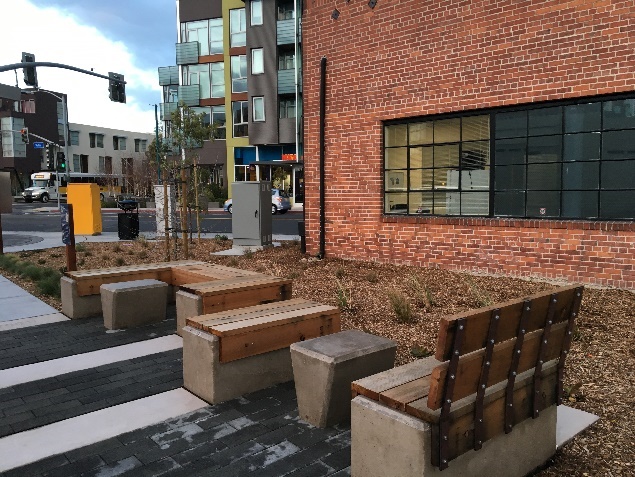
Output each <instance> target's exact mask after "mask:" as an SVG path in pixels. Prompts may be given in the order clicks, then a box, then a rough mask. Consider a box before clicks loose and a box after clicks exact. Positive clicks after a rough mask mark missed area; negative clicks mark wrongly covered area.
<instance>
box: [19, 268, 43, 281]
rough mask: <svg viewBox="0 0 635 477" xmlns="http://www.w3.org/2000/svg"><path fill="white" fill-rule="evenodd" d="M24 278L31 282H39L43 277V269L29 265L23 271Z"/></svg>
mask: <svg viewBox="0 0 635 477" xmlns="http://www.w3.org/2000/svg"><path fill="white" fill-rule="evenodd" d="M21 275H22V276H24V277H26V278H28V279H29V280H33V281H37V280H39V279H40V277H41V276H42V268H40V267H38V266H37V265H33V264H29V265H27V266H26V267H24V269H23V270H22V273H21Z"/></svg>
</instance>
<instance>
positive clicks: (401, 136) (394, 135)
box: [384, 124, 408, 147]
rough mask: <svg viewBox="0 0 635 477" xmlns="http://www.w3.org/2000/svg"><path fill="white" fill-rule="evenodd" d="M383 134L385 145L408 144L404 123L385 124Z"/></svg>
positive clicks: (406, 127)
mask: <svg viewBox="0 0 635 477" xmlns="http://www.w3.org/2000/svg"><path fill="white" fill-rule="evenodd" d="M384 136H385V139H384V140H385V141H386V144H385V146H386V147H392V146H406V145H407V144H408V126H407V125H405V124H398V125H395V126H386V127H385V128H384Z"/></svg>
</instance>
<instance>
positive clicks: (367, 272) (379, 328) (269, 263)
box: [0, 237, 635, 476]
mask: <svg viewBox="0 0 635 477" xmlns="http://www.w3.org/2000/svg"><path fill="white" fill-rule="evenodd" d="M230 247H231V241H228V240H223V237H218V238H217V239H215V240H204V241H202V242H201V243H198V242H197V241H196V240H194V242H193V243H192V244H191V245H190V257H189V258H190V259H196V260H203V261H206V262H210V263H218V264H222V265H227V266H231V267H237V268H244V269H249V270H254V271H258V272H261V273H267V274H271V275H276V276H279V277H285V278H291V279H293V296H294V297H299V298H305V299H310V300H315V301H319V302H322V303H326V304H329V305H334V306H339V307H340V308H341V310H342V328H343V329H360V330H363V331H366V332H369V333H373V334H376V335H380V336H385V337H388V338H391V339H394V340H396V341H397V342H398V343H399V348H398V353H397V361H398V364H403V363H406V362H409V361H412V360H415V359H417V358H419V357H423V356H426V355H428V354H429V353H430V352H431V351H432V350H434V348H435V346H436V333H437V329H438V322H439V318H440V317H442V316H446V315H451V314H454V313H458V312H461V311H465V310H469V309H475V308H479V307H481V306H486V305H490V304H494V303H497V302H501V301H505V300H508V299H512V298H519V297H522V296H525V295H529V294H531V293H535V292H537V291H541V290H546V289H549V288H551V287H553V286H554V284H551V283H546V282H540V281H533V280H532V281H529V280H521V279H516V278H508V277H493V276H477V275H471V274H468V273H458V272H451V271H446V270H439V269H428V268H421V267H414V266H395V265H389V264H379V263H367V262H358V261H346V260H339V259H329V258H327V259H325V260H316V259H314V258H310V257H306V256H303V255H302V254H301V253H300V247H299V244H298V243H297V242H285V243H283V245H282V246H281V247H275V248H270V249H267V250H263V251H259V252H250V253H247V254H245V255H243V256H240V257H231V256H217V255H212V253H213V252H216V251H220V250H223V249H226V248H230ZM7 256H8V257H14V259H11V258H10V259H9V260H11V261H14V262H15V261H16V260H19V261H20V262H28V264H32V265H37V266H39V267H46V268H48V269H50V270H54V271H58V272H59V270H60V269H61V268H63V267H64V265H65V255H64V249H63V248H59V249H50V250H42V251H30V252H21V253H19V254H7ZM177 258H179V259H182V258H184V257H182V256H181V257H177ZM5 260H6V259H5ZM164 260H165V246H164V243H163V242H156V243H155V242H149V241H145V240H137V241H134V242H122V243H86V244H81V245H80V246H78V252H77V263H78V268H79V269H80V270H85V269H90V268H102V267H113V266H121V265H124V264H125V265H130V264H136V263H148V262H157V261H164ZM26 265H27V264H24V265H22V268H24V269H26ZM0 266H2V263H0ZM3 268H4V267H3ZM0 273H2V274H3V275H4V276H6V277H7V278H9V279H10V280H12V281H14V282H16V283H17V284H18V285H20V286H22V287H23V288H25V289H27V290H28V291H29V292H31V293H33V294H34V295H36V296H38V297H40V298H41V299H42V300H44V301H45V302H47V303H48V304H50V305H51V306H53V307H55V308H57V309H61V303H60V301H59V298H58V297H56V296H55V292H54V291H51V290H49V289H45V290H44V292H45V293H49V292H50V293H52V294H48V295H47V294H43V292H42V290H41V287H39V286H38V285H36V284H35V282H33V281H32V280H31V279H30V278H28V275H27V274H26V272H25V274H24V275H23V276H19V275H18V273H21V271H20V267H19V266H18V267H17V268H16V269H14V270H13V271H8V270H7V269H6V268H5V269H0ZM30 273H34V272H33V270H32V269H31V272H30ZM47 273H49V274H50V273H51V272H47ZM561 284H562V283H560V284H559V285H561ZM634 310H635V294H634V293H632V292H629V291H625V290H615V289H597V288H587V289H586V290H585V294H584V300H583V302H582V308H581V312H580V316H579V319H578V320H577V329H576V332H575V336H574V341H573V343H572V349H571V353H570V354H569V357H568V358H567V365H566V369H567V374H566V378H565V390H566V391H567V392H568V404H569V405H571V406H572V407H575V408H578V409H582V410H585V411H588V412H592V413H594V414H597V415H599V416H600V420H599V421H598V422H597V423H596V424H595V425H594V426H593V427H592V428H591V429H589V430H587V431H586V432H585V433H584V434H582V435H581V436H579V437H577V438H576V439H575V440H574V441H573V442H572V443H570V444H569V445H567V446H566V447H565V448H564V449H563V450H561V451H559V452H558V454H557V455H556V457H555V458H554V459H553V462H551V463H550V464H549V466H548V467H546V468H545V469H543V470H542V471H541V472H539V473H538V474H537V475H540V476H563V475H576V476H584V475H589V476H591V475H607V476H627V475H635V446H634V445H633V443H634V442H635V320H634V316H635V312H634ZM528 451H530V450H529V449H528Z"/></svg>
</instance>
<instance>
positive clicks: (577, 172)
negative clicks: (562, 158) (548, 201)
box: [562, 162, 600, 190]
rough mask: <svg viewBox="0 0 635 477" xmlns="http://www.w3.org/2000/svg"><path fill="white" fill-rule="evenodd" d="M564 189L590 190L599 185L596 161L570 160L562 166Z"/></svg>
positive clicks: (598, 167) (598, 165)
mask: <svg viewBox="0 0 635 477" xmlns="http://www.w3.org/2000/svg"><path fill="white" fill-rule="evenodd" d="M562 169H563V171H562V176H563V177H562V179H563V184H562V188H563V189H564V190H576V189H578V190H580V189H581V190H590V189H598V188H599V187H600V164H599V163H597V162H572V163H565V164H564V165H563V166H562Z"/></svg>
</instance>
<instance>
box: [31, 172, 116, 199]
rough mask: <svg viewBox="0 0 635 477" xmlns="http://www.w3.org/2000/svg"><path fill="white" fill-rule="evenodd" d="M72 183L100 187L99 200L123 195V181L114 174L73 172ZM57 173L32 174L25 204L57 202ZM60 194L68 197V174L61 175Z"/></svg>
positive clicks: (71, 174)
mask: <svg viewBox="0 0 635 477" xmlns="http://www.w3.org/2000/svg"><path fill="white" fill-rule="evenodd" d="M69 176H70V182H71V184H73V183H93V184H97V185H98V186H99V199H100V200H102V201H103V200H105V199H106V198H109V197H117V196H118V195H119V194H121V183H122V179H121V177H120V176H116V175H112V174H88V173H84V172H71V173H70V174H69ZM56 179H57V173H56V172H52V171H44V172H35V173H33V174H31V183H32V185H31V186H30V187H27V188H26V189H24V192H22V197H24V202H33V201H34V200H39V201H42V202H43V203H46V202H48V201H49V200H51V199H54V200H57V194H58V189H57V182H56ZM60 180H61V182H60V185H59V193H60V197H66V185H67V182H66V173H62V174H60Z"/></svg>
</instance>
